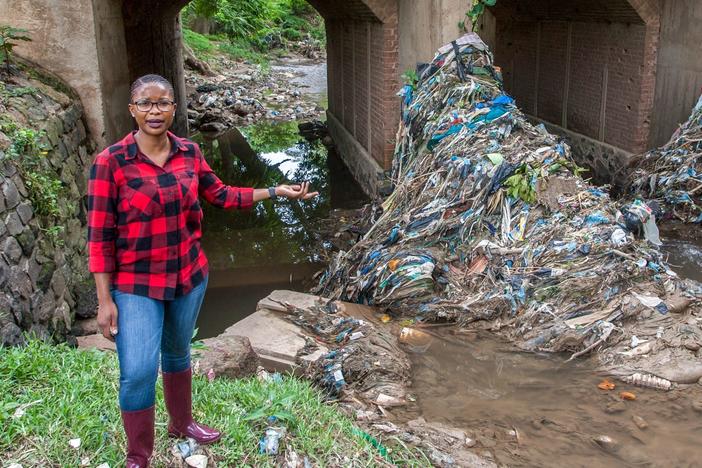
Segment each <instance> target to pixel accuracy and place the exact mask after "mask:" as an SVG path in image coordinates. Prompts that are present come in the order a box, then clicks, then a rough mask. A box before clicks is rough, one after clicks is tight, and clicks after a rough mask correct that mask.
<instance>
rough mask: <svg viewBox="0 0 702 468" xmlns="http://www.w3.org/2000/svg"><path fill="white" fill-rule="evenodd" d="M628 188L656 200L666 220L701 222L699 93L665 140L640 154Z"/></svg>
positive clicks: (701, 122)
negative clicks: (660, 145) (692, 105)
mask: <svg viewBox="0 0 702 468" xmlns="http://www.w3.org/2000/svg"><path fill="white" fill-rule="evenodd" d="M629 187H630V190H631V193H633V194H636V195H637V196H644V197H647V198H651V199H654V200H656V201H657V202H658V203H659V204H660V205H661V208H662V210H663V211H664V213H663V214H664V216H665V217H666V218H668V219H675V220H679V221H682V222H685V223H702V96H700V98H699V100H698V101H697V105H696V106H695V108H694V109H693V110H692V114H691V115H690V118H689V119H688V120H687V122H685V123H684V124H683V125H681V126H680V127H679V128H678V129H677V130H676V132H675V133H674V134H673V136H672V137H671V139H670V141H668V143H666V144H665V145H664V146H662V147H660V148H657V149H654V150H652V151H649V152H648V153H646V154H644V155H643V156H641V158H640V159H639V160H638V161H637V163H636V168H635V170H634V171H633V173H632V175H631V177H630V184H629Z"/></svg>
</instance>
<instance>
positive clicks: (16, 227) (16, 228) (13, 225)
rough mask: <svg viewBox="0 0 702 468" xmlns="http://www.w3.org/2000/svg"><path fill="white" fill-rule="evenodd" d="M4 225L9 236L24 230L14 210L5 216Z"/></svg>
mask: <svg viewBox="0 0 702 468" xmlns="http://www.w3.org/2000/svg"><path fill="white" fill-rule="evenodd" d="M5 226H6V227H7V232H9V233H10V235H11V236H16V235H17V234H19V233H21V232H22V231H23V230H24V224H23V223H22V219H21V218H20V217H19V215H18V214H17V212H16V211H11V212H10V213H8V214H7V216H6V217H5Z"/></svg>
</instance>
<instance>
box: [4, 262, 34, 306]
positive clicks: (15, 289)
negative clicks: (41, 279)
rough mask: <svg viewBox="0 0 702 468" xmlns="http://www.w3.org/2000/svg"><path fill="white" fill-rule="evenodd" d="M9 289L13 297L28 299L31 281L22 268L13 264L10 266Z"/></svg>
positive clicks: (30, 291)
mask: <svg viewBox="0 0 702 468" xmlns="http://www.w3.org/2000/svg"><path fill="white" fill-rule="evenodd" d="M9 289H10V292H11V293H12V294H13V295H14V296H15V297H20V298H22V299H27V300H29V298H30V296H31V294H32V281H31V280H30V279H29V275H28V274H27V273H25V272H24V271H22V268H21V267H19V266H17V265H14V266H11V267H10V277H9Z"/></svg>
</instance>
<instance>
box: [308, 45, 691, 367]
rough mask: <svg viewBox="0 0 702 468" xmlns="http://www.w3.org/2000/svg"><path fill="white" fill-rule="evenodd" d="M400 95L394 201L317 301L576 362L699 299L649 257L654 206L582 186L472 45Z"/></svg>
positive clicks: (567, 159)
mask: <svg viewBox="0 0 702 468" xmlns="http://www.w3.org/2000/svg"><path fill="white" fill-rule="evenodd" d="M400 96H401V97H402V102H403V111H402V121H401V123H400V126H399V130H398V133H397V144H396V150H395V156H394V161H393V170H392V176H393V182H394V185H395V188H394V192H393V193H392V194H391V195H390V196H389V197H388V198H387V199H386V200H385V201H384V203H383V205H382V208H383V213H382V215H381V216H380V218H379V219H378V220H377V222H375V223H374V224H373V225H372V226H371V227H370V229H369V230H368V232H367V233H365V235H364V236H363V238H362V239H361V240H360V241H359V242H357V243H356V244H354V245H353V246H351V247H350V248H349V249H348V250H346V251H341V252H339V253H338V254H337V255H336V256H335V257H334V258H333V259H332V261H331V263H330V265H329V267H328V269H327V270H326V271H325V272H324V273H323V274H322V275H321V277H320V281H319V285H318V287H317V288H316V290H315V293H317V294H319V295H322V296H326V297H333V298H339V299H341V300H346V301H351V302H357V303H363V304H370V305H374V306H379V307H382V308H387V309H389V310H390V311H392V313H393V314H401V315H403V316H406V317H407V316H408V317H411V318H414V319H415V320H416V321H418V322H422V321H456V322H458V323H460V324H462V325H467V324H471V323H475V322H478V321H489V327H490V328H491V329H493V330H495V331H498V330H499V331H501V332H502V333H505V334H506V335H507V336H508V337H509V338H511V339H512V340H513V341H514V342H515V344H517V345H518V346H520V347H522V348H524V349H528V350H544V351H552V352H556V351H569V352H571V353H573V356H574V357H577V356H580V355H583V354H586V353H589V352H590V351H592V350H594V349H603V348H607V347H610V346H613V345H614V344H616V343H620V342H621V343H628V342H629V339H630V336H629V334H630V333H631V332H630V331H629V329H628V328H626V327H624V326H623V325H624V324H625V323H631V324H637V323H639V321H641V320H643V319H646V318H650V319H651V320H654V319H656V317H657V316H663V315H666V314H669V312H670V311H671V310H672V309H674V308H675V307H676V305H675V304H679V303H680V299H681V298H687V299H688V301H687V302H686V304H688V305H689V304H691V303H692V302H694V301H693V297H696V296H695V294H699V293H700V290H699V288H697V289H695V286H694V285H691V284H689V283H686V282H684V281H681V280H680V279H679V278H678V277H677V275H676V274H675V273H674V272H673V271H671V270H670V269H669V268H668V267H667V266H666V265H665V263H664V262H663V255H662V254H661V252H660V251H659V250H658V249H657V247H656V245H655V244H656V242H655V241H656V234H657V231H656V230H655V229H654V228H655V215H654V211H655V210H654V208H652V207H650V206H648V205H647V204H646V203H644V202H643V201H640V200H639V201H637V202H635V204H632V205H631V206H629V207H627V209H624V210H623V211H622V210H619V209H618V208H617V206H616V205H615V203H614V202H613V201H612V200H611V199H610V197H609V195H608V194H607V192H606V191H605V190H603V189H600V188H597V187H594V186H591V185H589V184H588V183H587V182H586V181H584V180H583V179H582V178H581V177H580V176H579V173H580V172H581V168H579V167H578V166H577V165H576V164H575V163H574V162H573V159H572V158H571V155H570V149H569V147H568V146H567V145H566V144H564V143H562V142H559V141H558V140H557V139H556V137H555V136H553V135H551V134H549V133H548V132H547V131H546V129H545V128H544V127H543V126H541V125H539V126H534V125H532V124H531V123H530V122H529V121H528V120H527V119H526V117H525V116H524V114H523V113H522V112H521V111H520V110H519V109H518V108H517V107H516V105H515V103H514V100H513V99H512V98H511V97H510V96H508V95H507V94H505V93H504V91H503V87H502V81H501V76H500V72H499V69H498V68H497V67H495V66H494V65H493V59H492V55H491V53H490V51H489V50H488V48H487V46H486V45H485V44H484V43H483V41H482V40H481V39H480V38H479V37H478V36H477V35H476V34H474V33H469V34H467V35H465V36H463V37H461V38H459V39H458V40H456V41H454V42H452V43H451V44H447V45H445V46H443V47H442V48H440V49H439V51H438V53H437V55H436V56H435V57H434V59H433V61H432V62H431V63H429V64H427V65H426V66H423V67H420V68H419V69H418V81H417V83H416V85H406V86H404V88H403V89H402V90H401V92H400ZM637 217H638V221H636V219H635V218H637ZM650 221H653V227H651V224H650ZM632 227H634V228H636V230H637V231H640V232H641V233H642V235H646V236H650V239H651V240H650V241H647V240H644V239H639V238H637V237H636V236H635V234H634V232H632ZM695 327H697V325H695ZM652 333H654V334H655V333H656V329H655V328H654V329H653V332H652ZM640 337H641V336H640Z"/></svg>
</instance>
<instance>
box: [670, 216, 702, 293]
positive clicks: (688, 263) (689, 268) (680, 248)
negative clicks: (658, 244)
mask: <svg viewBox="0 0 702 468" xmlns="http://www.w3.org/2000/svg"><path fill="white" fill-rule="evenodd" d="M698 231H699V228H695V229H694V230H682V231H681V230H678V231H672V232H666V233H664V236H663V252H665V253H666V254H668V256H667V261H668V263H669V264H670V266H671V268H672V269H673V270H674V271H675V272H676V273H677V274H678V275H680V276H681V277H683V278H689V279H693V280H695V281H700V282H702V235H700V234H699V232H698Z"/></svg>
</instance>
